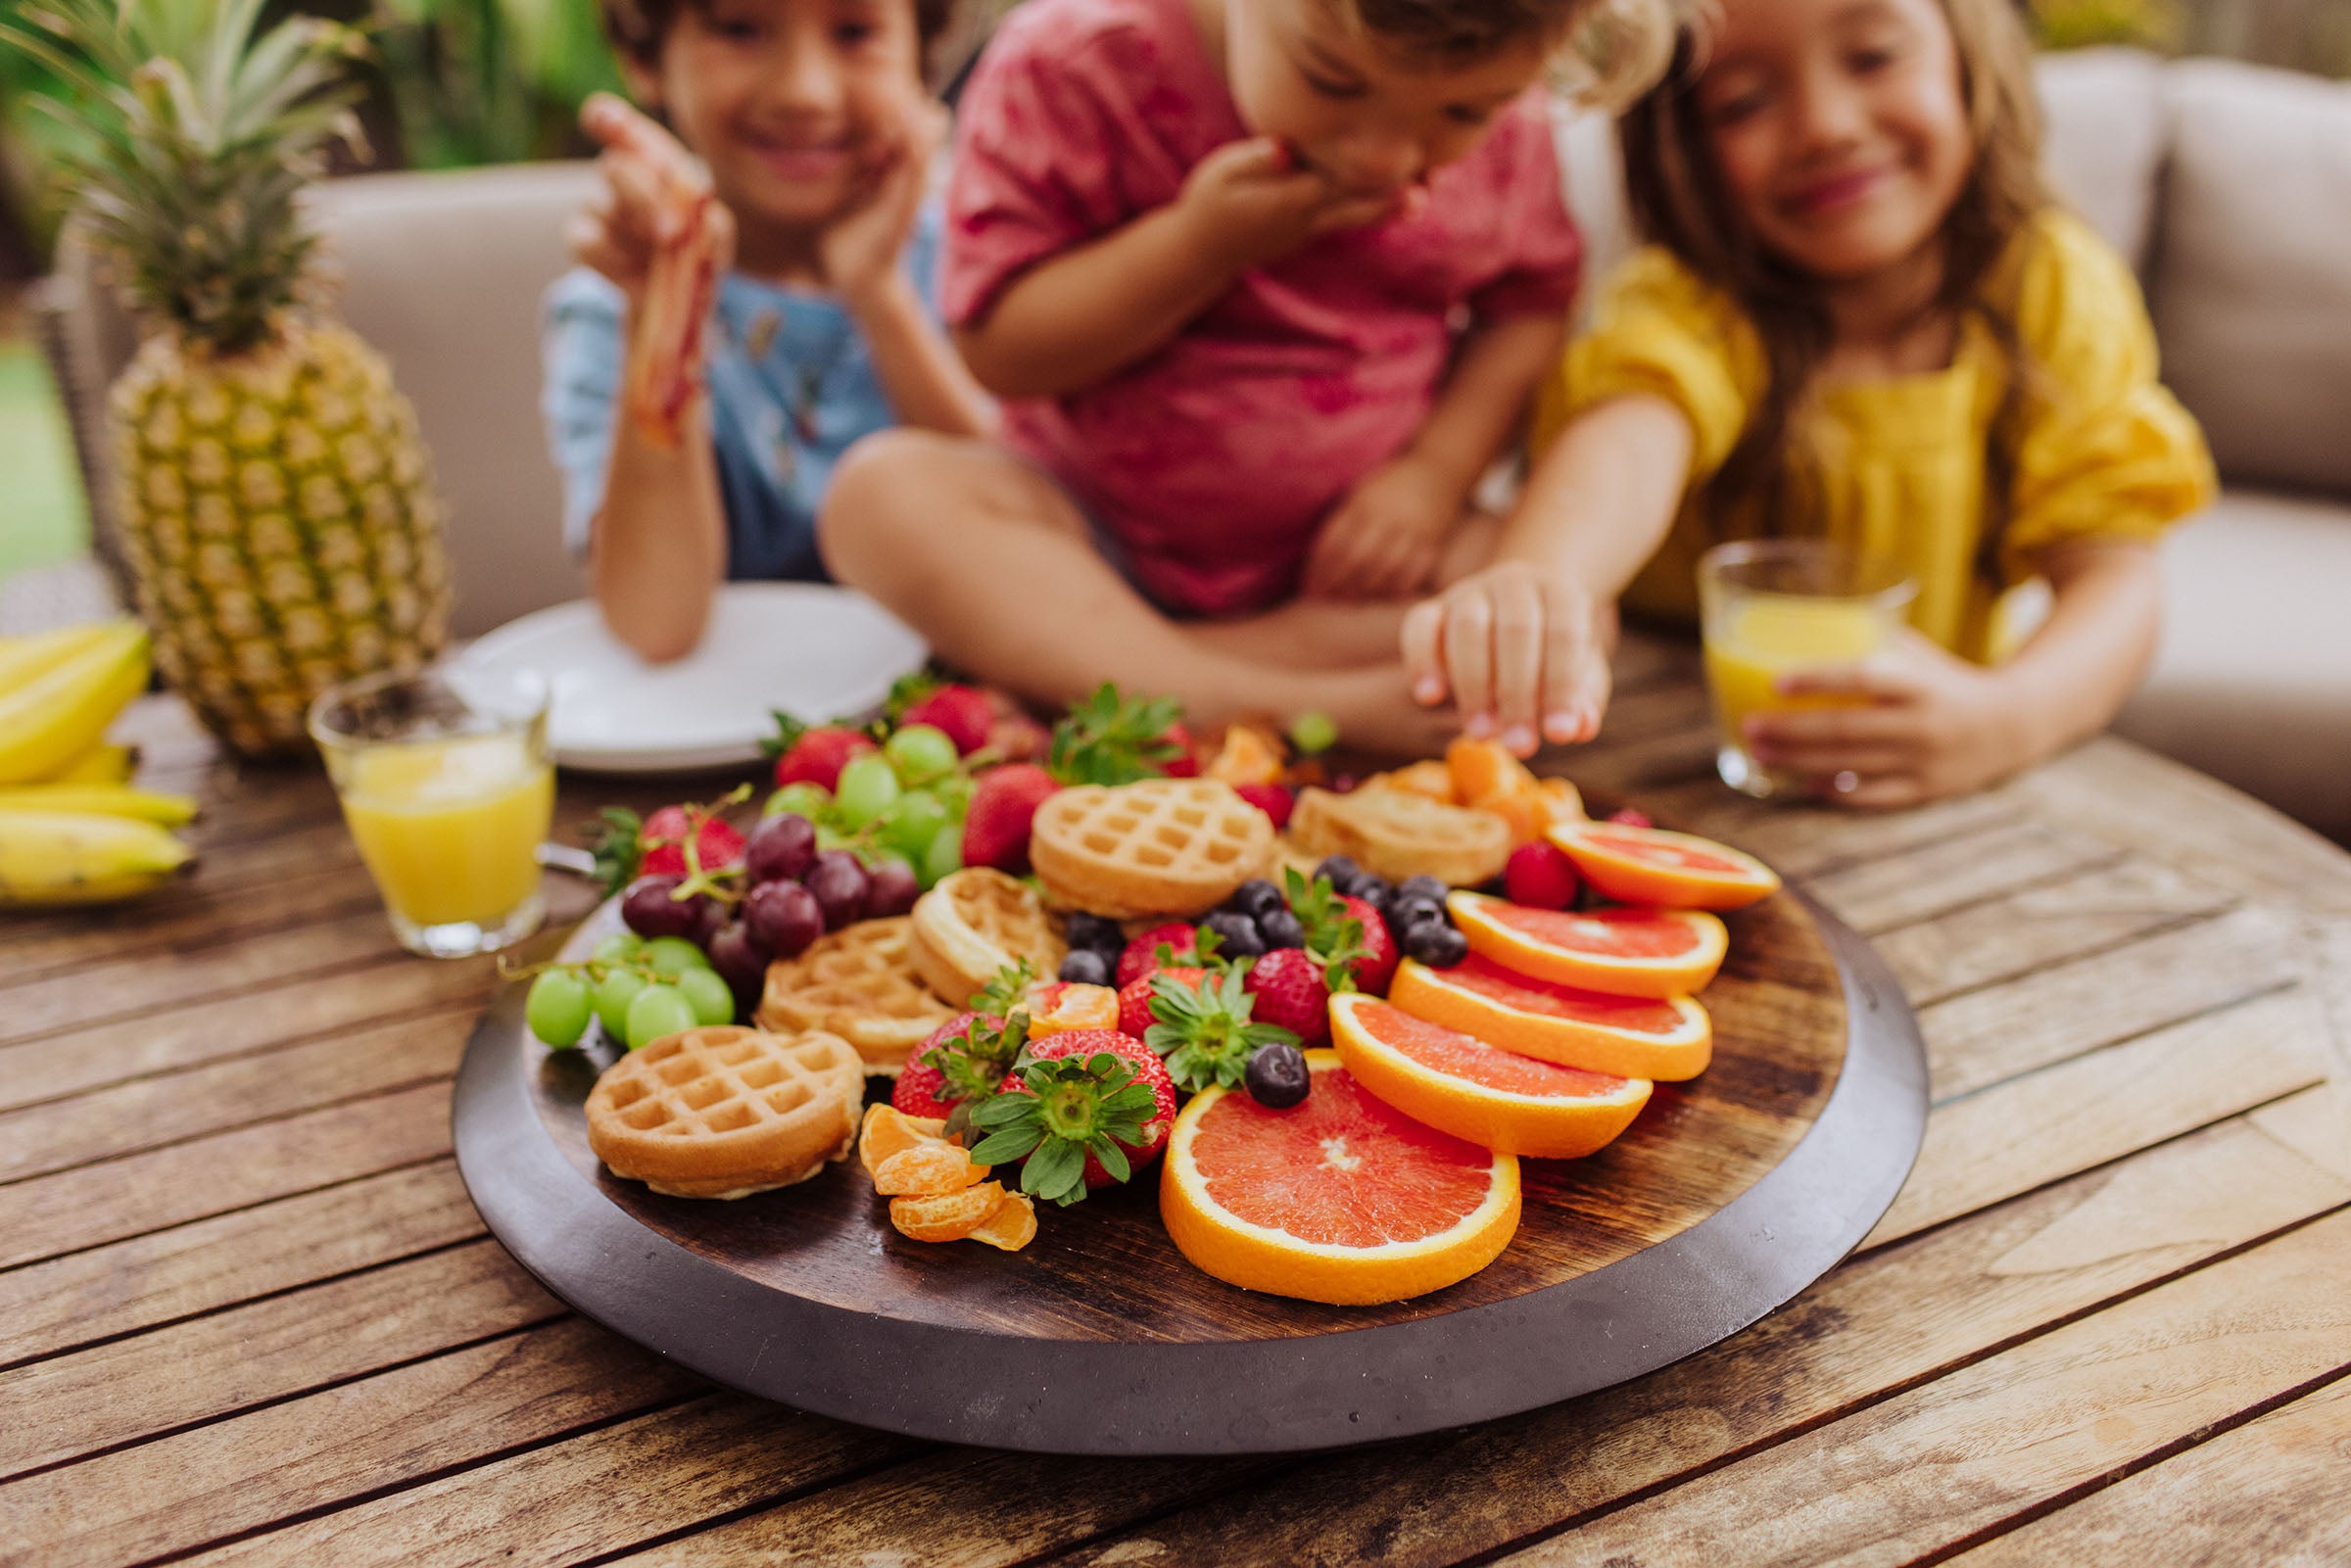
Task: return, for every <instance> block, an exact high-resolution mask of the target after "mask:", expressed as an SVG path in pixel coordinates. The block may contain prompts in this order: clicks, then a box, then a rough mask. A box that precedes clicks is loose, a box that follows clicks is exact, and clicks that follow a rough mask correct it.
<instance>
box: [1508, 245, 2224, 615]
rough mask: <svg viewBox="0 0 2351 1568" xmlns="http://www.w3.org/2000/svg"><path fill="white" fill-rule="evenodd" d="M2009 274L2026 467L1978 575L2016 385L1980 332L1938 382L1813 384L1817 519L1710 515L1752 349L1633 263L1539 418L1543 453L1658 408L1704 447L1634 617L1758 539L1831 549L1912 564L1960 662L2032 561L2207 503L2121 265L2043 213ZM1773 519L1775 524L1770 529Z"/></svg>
mask: <svg viewBox="0 0 2351 1568" xmlns="http://www.w3.org/2000/svg"><path fill="white" fill-rule="evenodd" d="M1996 273H1997V275H1998V276H2000V277H2003V278H2013V279H2015V283H2014V292H2013V294H2012V295H2011V296H2010V297H2011V298H2012V299H2013V301H2014V320H2015V323H2016V328H2017V334H2018V337H2019V340H2020V341H2021V343H2022V346H2023V349H2024V351H2025V353H2026V354H2027V355H2028V356H2030V360H2031V364H2032V366H2033V368H2032V370H2031V371H2030V372H2028V373H2027V376H2026V382H2025V386H2026V389H2027V392H2026V397H2025V402H2024V404H2023V405H2022V410H2021V414H2020V426H2019V429H2020V432H2021V439H2020V440H2019V443H2018V446H2017V449H2016V473H2015V477H2014V483H2013V485H2012V487H2011V494H2010V496H2009V498H2008V502H2009V504H2008V508H2007V510H2008V520H2007V524H2006V527H2005V530H2004V532H2003V534H2002V536H2001V542H2000V547H1999V550H1998V551H1997V560H1996V563H1995V567H1994V569H1995V570H1996V573H1997V578H1996V580H1993V579H1991V578H1989V577H1988V576H1987V575H1986V574H1985V573H1984V572H1983V571H1981V570H1980V569H1979V565H1978V562H1979V557H1980V556H1981V554H1982V552H1983V550H1982V546H1983V544H1984V530H1985V528H1986V527H1987V525H1988V521H1989V517H1988V512H1987V507H1986V496H1985V484H1986V469H1985V454H1986V452H1987V451H1988V438H1989V436H1990V432H1991V425H1992V421H1993V418H1994V416H1995V415H1996V414H1997V412H1998V410H1999V407H2000V403H2001V399H2002V396H2003V394H2004V392H2005V390H2006V387H2007V378H2008V377H2009V376H2010V375H2011V374H2012V373H2013V372H2012V370H2011V367H2010V366H2009V364H2008V362H2007V356H2005V355H2004V354H2003V353H2002V352H2001V350H2000V348H1999V345H1998V343H1997V342H1996V341H1995V340H1994V339H1993V337H1992V334H1991V329H1990V328H1989V327H1987V326H1986V325H1984V323H1983V322H1982V321H1980V320H1978V319H1975V318H1972V317H1971V318H1970V319H1969V320H1968V322H1967V323H1966V325H1965V327H1964V328H1963V330H1962V332H1961V334H1960V339H1959V344H1958V348H1957V350H1956V352H1955V353H1954V354H1953V356H1952V360H1951V364H1950V366H1949V367H1948V368H1947V369H1943V370H1936V371H1930V372H1927V373H1924V374H1920V375H1911V376H1901V377H1896V378H1893V379H1888V380H1882V381H1866V382H1847V383H1842V384H1838V385H1835V386H1831V387H1828V388H1825V389H1823V390H1822V391H1821V392H1820V393H1819V394H1818V395H1817V396H1815V398H1814V399H1813V400H1812V402H1811V404H1810V405H1809V406H1808V407H1806V408H1805V409H1804V410H1803V411H1802V412H1801V413H1800V414H1799V418H1798V421H1797V423H1798V425H1799V427H1800V429H1799V434H1800V437H1801V439H1803V440H1805V441H1806V442H1808V443H1809V445H1810V451H1811V472H1812V475H1813V481H1814V482H1813V483H1811V484H1809V485H1807V486H1804V487H1799V488H1800V489H1801V490H1802V491H1803V493H1804V494H1805V495H1806V497H1807V499H1806V501H1805V502H1804V509H1805V510H1806V511H1807V512H1808V513H1810V515H1806V516H1801V517H1783V518H1779V519H1776V520H1766V519H1765V518H1763V517H1762V516H1760V515H1759V513H1760V507H1759V506H1758V507H1754V508H1747V509H1745V511H1746V515H1743V516H1731V517H1711V516H1708V515H1704V514H1705V512H1706V511H1707V508H1705V507H1703V505H1701V504H1700V500H1699V492H1700V491H1701V490H1702V489H1703V486H1704V484H1705V481H1706V480H1707V478H1708V477H1709V476H1711V475H1712V474H1713V472H1714V471H1715V469H1716V468H1717V467H1718V466H1720V464H1721V463H1722V461H1723V460H1724V459H1725V458H1726V457H1727V456H1729V454H1730V451H1731V449H1732V447H1733V445H1734V444H1735V443H1736V442H1737V441H1738V438H1739V433H1740V431H1741V430H1742V429H1743V428H1744V427H1745V424H1746V421H1747V419H1748V417H1749V414H1750V411H1751V409H1752V408H1753V407H1754V406H1755V404H1756V403H1757V401H1758V400H1759V399H1760V398H1761V396H1762V394H1763V391H1764V385H1765V370H1764V358H1763V351H1762V345H1761V343H1760V342H1759V341H1758V340H1757V338H1756V336H1755V333H1754V329H1753V328H1752V326H1751V325H1750V324H1749V322H1748V321H1747V319H1746V317H1745V316H1744V315H1743V314H1742V313H1741V312H1740V310H1739V309H1738V307H1737V306H1736V305H1735V304H1733V303H1732V301H1731V300H1730V299H1729V298H1728V297H1727V296H1725V295H1723V294H1722V293H1720V292H1719V291H1717V290H1715V289H1713V288H1710V287H1709V286H1707V285H1706V284H1703V283H1702V282H1701V281H1699V279H1698V278H1696V277H1695V276H1693V275H1692V274H1691V273H1690V271H1689V270H1688V269H1687V268H1685V267H1684V266H1683V265H1682V263H1681V262H1680V261H1677V260H1675V259H1674V258H1673V257H1672V256H1671V255H1669V254H1668V253H1666V252H1665V251H1662V250H1658V249H1655V248H1652V249H1649V250H1645V251H1642V252H1640V253H1639V254H1637V255H1635V256H1634V257H1632V258H1631V259H1630V260H1628V261H1626V262H1625V263H1624V264H1623V266H1621V267H1620V268H1619V269H1618V270H1617V271H1616V273H1615V274H1614V276H1612V277H1611V278H1610V279H1609V280H1608V283H1607V287H1606V289H1605V291H1604V292H1603V295H1602V298H1601V302H1600V306H1599V309H1598V312H1597V314H1596V316H1595V318H1594V321H1593V325H1592V327H1591V330H1590V331H1589V332H1587V333H1586V334H1584V335H1583V336H1581V337H1579V338H1578V339H1577V340H1576V341H1575V342H1574V343H1573V344H1571V345H1570V346H1569V347H1568V350H1567V353H1566V356H1565V357H1564V359H1563V360H1562V361H1561V363H1560V367H1559V372H1558V373H1557V374H1556V375H1555V376H1554V377H1553V378H1552V381H1551V382H1550V383H1549V385H1547V386H1546V387H1545V388H1544V390H1543V393H1542V395H1541V397H1540V398H1539V400H1538V402H1537V406H1536V411H1535V426H1534V434H1535V440H1536V442H1537V443H1538V450H1540V447H1541V446H1542V445H1547V444H1548V443H1549V442H1550V441H1551V440H1552V439H1553V438H1554V437H1556V436H1557V435H1558V433H1559V430H1560V429H1561V428H1562V427H1563V426H1565V424H1566V423H1567V422H1568V420H1570V419H1571V418H1573V417H1574V416H1575V414H1576V413H1578V412H1579V411H1581V410H1582V409H1585V408H1589V407H1591V406H1593V405H1594V404H1600V403H1604V402H1606V401H1607V400H1608V399H1610V398H1616V397H1622V396H1625V395H1627V394H1633V393H1653V394H1655V395H1656V396H1659V397H1662V398H1665V399H1666V400H1668V401H1669V402H1671V403H1673V404H1676V405H1678V406H1679V407H1680V408H1681V409H1682V411H1683V412H1684V413H1685V414H1687V415H1688V416H1689V419H1690V426H1691V430H1692V432H1693V434H1694V436H1695V438H1696V446H1695V452H1694V458H1693V465H1692V471H1691V475H1690V479H1689V484H1688V488H1687V490H1686V491H1685V493H1684V494H1685V499H1684V502H1683V506H1682V511H1681V515H1680V516H1679V517H1677V518H1676V519H1675V521H1674V525H1673V530H1672V532H1671V533H1670V534H1669V535H1668V536H1667V538H1666V540H1665V543H1664V545H1663V546H1661V547H1660V548H1659V549H1658V551H1657V552H1656V554H1655V556H1653V557H1651V559H1650V561H1649V564H1648V565H1647V566H1646V567H1644V568H1643V569H1642V571H1641V573H1640V575H1639V576H1638V577H1636V578H1635V579H1634V581H1633V583H1632V584H1631V586H1630V587H1629V588H1628V589H1627V590H1626V592H1625V595H1624V603H1625V605H1626V607H1627V608H1629V609H1633V610H1638V611H1644V612H1647V613H1649V614H1653V615H1662V616H1666V617H1669V618H1675V619H1680V620H1684V621H1691V622H1695V621H1696V619H1697V616H1698V588H1697V581H1696V567H1697V562H1698V557H1699V556H1700V555H1701V554H1702V553H1703V551H1704V550H1705V549H1706V547H1707V546H1710V545H1713V544H1717V543H1719V542H1721V541H1723V540H1725V539H1738V538H1747V537H1752V536H1754V535H1757V534H1764V533H1776V534H1786V535H1825V536H1827V537H1828V538H1830V539H1833V540H1837V541H1839V542H1840V543H1843V544H1845V545H1847V546H1851V547H1853V548H1854V549H1856V550H1858V551H1860V552H1862V553H1864V554H1867V555H1872V556H1877V555H1881V554H1882V555H1885V556H1890V557H1892V558H1893V559H1895V560H1896V561H1899V562H1901V563H1902V564H1903V565H1905V566H1906V567H1907V568H1908V570H1909V572H1910V574H1911V576H1912V577H1913V578H1915V579H1916V581H1917V583H1918V586H1919V593H1918V597H1917V599H1916V601H1915V602H1914V603H1913V605H1912V608H1911V621H1912V623H1913V624H1914V625H1916V626H1917V627H1918V629H1919V630H1920V631H1922V632H1924V633H1925V634H1926V635H1927V636H1929V637H1931V638H1933V639H1935V640H1936V641H1939V642H1941V643H1942V644H1943V646H1945V647H1947V648H1950V649H1951V650H1953V651H1954V652H1957V653H1959V654H1961V655H1963V656H1965V657H1967V658H1971V659H1976V660H1979V661H1988V660H1990V659H1991V658H1992V657H1994V656H1996V655H1997V654H1999V653H2002V652H2005V651H2006V649H2005V648H2003V647H2002V646H2001V641H2002V639H2001V634H2000V629H1999V615H1998V610H1999V605H2000V601H2001V599H2002V598H2003V597H2004V596H2005V595H2006V594H2008V592H2009V591H2010V590H2011V589H2014V588H2016V587H2017V586H2019V585H2020V584H2023V583H2025V582H2028V581H2030V580H2032V579H2033V578H2034V577H2036V576H2037V575H2039V573H2038V565H2037V563H2038V561H2039V555H2040V552H2041V551H2043V550H2045V549H2047V548H2048V547H2049V546H2053V545H2057V544H2061V543H2067V542H2071V541H2075V540H2082V539H2126V540H2152V539H2153V538H2155V537H2156V536H2157V535H2158V534H2160V533H2162V532H2163V530H2164V529H2165V528H2166V527H2168V526H2169V525H2170V524H2171V523H2172V522H2174V521H2175V520H2176V519H2178V518H2180V517H2182V516H2183V515H2185V514H2186V513H2188V512H2191V511H2194V510H2195V509H2196V508H2198V507H2200V506H2202V505H2203V504H2205V502H2207V501H2208V500H2210V499H2211V498H2212V495H2213V492H2214V489H2215V485H2216V481H2215V478H2214V474H2213V467H2212V456H2211V453H2210V452H2209V451H2207V450H2206V448H2205V445H2204V436H2203V432H2202V431H2201V430H2200V429H2199V428H2198V427H2197V425H2196V422H2195V420H2194V419H2193V418H2191V417H2190V416H2189V414H2188V413H2187V411H2186V410H2185V409H2184V408H2183V407H2181V406H2180V404H2178V403H2177V402H2176V401H2175V400H2174V399H2173V398H2172V396H2171V394H2170V393H2168V392H2166V391H2165V390H2164V389H2163V387H2162V385H2161V384H2160V383H2159V382H2158V381H2157V380H2156V378H2155V333H2154V329H2153V327H2152V326H2151V325H2150V324H2149V322H2148V320H2147V313H2146V308H2145V305H2144V304H2143V302H2142V301H2141V299H2140V297H2139V292H2138V285H2137V283H2136V281H2135V279H2134V278H2133V277H2132V275H2131V270H2130V268H2129V267H2127V266H2125V265H2124V264H2123V261H2122V259H2121V258H2120V257H2118V256H2116V255H2115V254H2114V252H2113V251H2112V250H2111V249H2109V248H2108V246H2107V245H2106V243H2105V242H2104V241H2103V240H2101V239H2099V238H2098V236H2097V235H2096V234H2095V233H2094V232H2093V231H2092V230H2091V229H2090V228H2089V227H2088V225H2087V224H2086V223H2084V222H2082V221H2081V220H2080V219H2079V218H2076V217H2074V216H2072V215H2071V214H2067V213H2064V212H2062V211H2059V210H2056V209H2050V210H2048V211H2047V212H2045V213H2043V214H2040V215H2039V217H2037V218H2036V219H2035V220H2034V222H2033V223H2032V225H2031V226H2030V227H2029V228H2028V229H2027V230H2026V231H2025V232H2024V233H2023V234H2021V235H2019V236H2018V238H2017V240H2016V250H2015V252H2014V253H2013V255H2012V258H2011V260H2010V261H2009V262H2008V263H2007V264H2004V265H2003V266H2001V267H2000V268H1997V269H1996ZM1767 522H1776V526H1767Z"/></svg>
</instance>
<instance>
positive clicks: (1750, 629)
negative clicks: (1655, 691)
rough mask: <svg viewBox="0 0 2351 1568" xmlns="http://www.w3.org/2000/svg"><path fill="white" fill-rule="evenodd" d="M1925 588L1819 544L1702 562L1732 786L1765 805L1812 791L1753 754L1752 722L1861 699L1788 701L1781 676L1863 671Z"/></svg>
mask: <svg viewBox="0 0 2351 1568" xmlns="http://www.w3.org/2000/svg"><path fill="white" fill-rule="evenodd" d="M1917 592H1918V589H1917V585H1916V584H1914V583H1912V582H1911V581H1910V580H1909V579H1908V578H1906V577H1904V576H1902V574H1901V573H1900V572H1898V571H1896V570H1895V569H1893V568H1892V567H1890V566H1888V565H1886V564H1884V563H1881V562H1875V561H1871V560H1868V559H1865V558H1863V557H1862V556H1860V555H1858V554H1856V553H1855V552H1853V551H1852V550H1849V549H1847V548H1846V547H1844V546H1840V545H1833V544H1831V543H1829V542H1828V541H1827V540H1819V539H1758V540H1743V541H1740V542H1739V543H1736V544H1731V545H1717V546H1714V547H1713V548H1712V549H1710V550H1708V551H1706V552H1705V554H1703V555H1702V556H1700V557H1699V562H1698V602H1699V615H1700V621H1701V625H1702V627H1703V635H1704V639H1705V647H1706V686H1707V688H1708V689H1710V690H1711V691H1712V692H1713V695H1714V723H1715V728H1716V731H1717V734H1718V736H1719V744H1718V745H1717V747H1716V749H1715V753H1714V766H1715V771H1716V772H1718V773H1720V774H1721V775H1722V782H1723V783H1724V784H1729V785H1730V786H1731V787H1732V788H1733V789H1736V790H1739V791H1740V792H1741V793H1743V794H1750V795H1753V796H1755V797H1756V798H1757V799H1769V798H1770V797H1772V796H1774V795H1782V794H1800V793H1803V792H1804V791H1805V789H1806V787H1807V785H1808V783H1809V781H1806V780H1803V779H1799V778H1796V777H1793V776H1791V775H1789V774H1787V773H1785V772H1783V771H1781V770H1777V769H1772V768H1766V767H1764V766H1763V765H1762V764H1761V763H1759V762H1757V761H1756V760H1755V759H1754V757H1753V756H1752V755H1751V754H1750V753H1749V751H1748V749H1747V736H1746V733H1745V725H1746V721H1747V718H1748V715H1750V714H1753V713H1765V712H1779V711H1785V710H1787V709H1791V708H1827V707H1838V706H1841V705H1846V704H1849V703H1851V702H1852V701H1854V700H1855V699H1853V698H1851V697H1847V696H1841V695H1836V694H1833V693H1816V694H1812V695H1807V696H1787V695H1783V694H1782V693H1781V692H1780V690H1779V688H1778V683H1779V681H1780V678H1781V677H1783V676H1788V675H1794V674H1797V673H1798V672H1799V671H1804V670H1819V669H1827V668H1830V667H1832V666H1836V665H1846V664H1853V663H1857V662H1859V661H1860V660H1863V659H1866V658H1868V657H1869V656H1870V655H1871V654H1873V653H1875V652H1877V651H1878V649H1880V648H1882V647H1884V646H1885V645H1886V644H1887V643H1888V642H1889V641H1891V640H1892V639H1893V637H1894V635H1895V632H1897V631H1898V630H1900V628H1901V625H1902V621H1903V617H1904V616H1905V615H1906V614H1907V613H1908V611H1909V607H1910V600H1911V599H1912V598H1913V597H1914V596H1915V595H1916V594H1917Z"/></svg>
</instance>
